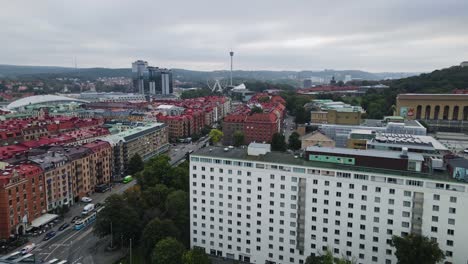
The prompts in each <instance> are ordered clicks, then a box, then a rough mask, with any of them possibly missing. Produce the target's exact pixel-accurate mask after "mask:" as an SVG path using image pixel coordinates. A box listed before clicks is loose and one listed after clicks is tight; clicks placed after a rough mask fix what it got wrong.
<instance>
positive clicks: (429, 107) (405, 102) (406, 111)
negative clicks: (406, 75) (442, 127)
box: [395, 94, 468, 121]
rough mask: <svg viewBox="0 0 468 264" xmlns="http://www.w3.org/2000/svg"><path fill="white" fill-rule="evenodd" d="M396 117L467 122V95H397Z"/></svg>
mask: <svg viewBox="0 0 468 264" xmlns="http://www.w3.org/2000/svg"><path fill="white" fill-rule="evenodd" d="M395 111H396V115H399V116H402V117H404V118H406V119H409V120H421V119H423V120H464V121H466V120H468V94H399V95H398V96H397V104H396V110H395Z"/></svg>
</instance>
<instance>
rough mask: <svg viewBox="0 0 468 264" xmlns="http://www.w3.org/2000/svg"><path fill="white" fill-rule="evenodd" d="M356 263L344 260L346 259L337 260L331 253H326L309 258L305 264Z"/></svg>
mask: <svg viewBox="0 0 468 264" xmlns="http://www.w3.org/2000/svg"><path fill="white" fill-rule="evenodd" d="M353 263H354V261H352V260H348V259H344V258H335V257H333V254H332V253H331V251H329V250H327V251H325V254H319V255H318V256H313V255H310V256H308V257H307V259H306V261H305V264H353Z"/></svg>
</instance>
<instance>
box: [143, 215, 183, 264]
mask: <svg viewBox="0 0 468 264" xmlns="http://www.w3.org/2000/svg"><path fill="white" fill-rule="evenodd" d="M179 236H180V232H179V229H178V228H177V226H175V224H174V222H172V220H169V219H164V220H161V219H159V218H155V219H153V220H151V221H150V222H149V223H148V224H147V225H146V227H145V228H144V230H143V235H142V237H141V241H142V248H143V252H144V253H145V255H146V256H148V257H151V252H152V251H153V249H154V247H155V246H156V244H157V243H158V242H159V241H161V240H162V239H164V238H166V237H173V238H176V239H177V238H179Z"/></svg>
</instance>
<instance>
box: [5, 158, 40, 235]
mask: <svg viewBox="0 0 468 264" xmlns="http://www.w3.org/2000/svg"><path fill="white" fill-rule="evenodd" d="M45 211H46V204H45V187H44V174H43V170H42V169H41V167H39V166H37V165H34V164H20V165H9V166H6V167H5V168H4V169H2V170H0V238H2V239H4V238H9V237H10V235H15V234H24V232H25V231H26V229H27V227H28V225H29V224H30V223H31V222H32V221H33V220H34V219H36V218H38V217H39V216H41V215H42V214H43V213H45Z"/></svg>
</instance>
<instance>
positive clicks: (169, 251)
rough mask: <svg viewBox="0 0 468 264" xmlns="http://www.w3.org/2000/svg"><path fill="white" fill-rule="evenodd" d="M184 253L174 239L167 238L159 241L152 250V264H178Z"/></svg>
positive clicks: (183, 249) (182, 247)
mask: <svg viewBox="0 0 468 264" xmlns="http://www.w3.org/2000/svg"><path fill="white" fill-rule="evenodd" d="M184 252H185V248H184V245H182V244H181V243H180V242H179V241H177V240H176V239H175V238H172V237H167V238H165V239H163V240H160V241H159V242H158V243H157V244H156V246H155V247H154V249H153V254H152V256H151V263H152V264H180V263H181V262H182V256H183V254H184Z"/></svg>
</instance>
